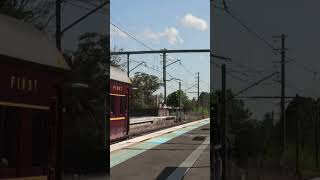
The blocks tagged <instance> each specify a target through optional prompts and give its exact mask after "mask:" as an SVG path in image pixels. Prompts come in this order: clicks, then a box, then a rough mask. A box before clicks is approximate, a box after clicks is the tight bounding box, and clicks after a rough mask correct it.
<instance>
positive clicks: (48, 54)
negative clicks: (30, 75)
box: [0, 14, 70, 70]
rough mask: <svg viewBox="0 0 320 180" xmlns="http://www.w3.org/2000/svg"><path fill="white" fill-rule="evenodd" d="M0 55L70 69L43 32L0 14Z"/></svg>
mask: <svg viewBox="0 0 320 180" xmlns="http://www.w3.org/2000/svg"><path fill="white" fill-rule="evenodd" d="M0 55H5V56H9V57H13V58H16V59H19V60H24V61H29V62H33V63H37V64H42V65H46V66H50V67H54V68H59V69H65V70H68V69H70V68H69V66H68V65H67V63H66V61H65V59H64V57H63V55H62V54H61V53H60V51H59V50H58V49H57V48H56V47H55V44H54V43H53V42H51V41H50V40H49V39H48V38H47V36H46V34H45V33H44V32H41V31H39V30H38V29H36V28H35V27H33V26H32V25H30V24H27V23H25V22H23V21H22V20H18V19H15V18H12V17H9V16H6V15H2V14H0Z"/></svg>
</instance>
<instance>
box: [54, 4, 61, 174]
mask: <svg viewBox="0 0 320 180" xmlns="http://www.w3.org/2000/svg"><path fill="white" fill-rule="evenodd" d="M61 3H62V2H61V0H56V48H57V49H58V50H59V51H60V52H61V34H62V33H61ZM56 111H57V113H56V119H57V136H56V137H57V142H56V145H57V147H56V152H55V154H56V162H55V164H54V172H53V173H54V177H55V180H62V179H63V177H62V176H63V147H62V143H63V142H62V138H63V120H62V88H61V87H60V86H59V87H57V105H56Z"/></svg>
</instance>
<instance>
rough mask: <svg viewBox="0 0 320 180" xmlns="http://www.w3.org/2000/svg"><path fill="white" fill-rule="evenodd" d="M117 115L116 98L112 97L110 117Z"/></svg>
mask: <svg viewBox="0 0 320 180" xmlns="http://www.w3.org/2000/svg"><path fill="white" fill-rule="evenodd" d="M115 114H116V96H110V115H115Z"/></svg>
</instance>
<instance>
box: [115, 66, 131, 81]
mask: <svg viewBox="0 0 320 180" xmlns="http://www.w3.org/2000/svg"><path fill="white" fill-rule="evenodd" d="M110 79H112V80H116V81H119V82H124V83H128V84H131V80H130V79H129V77H128V76H127V73H126V72H124V71H122V70H121V69H119V68H116V67H114V66H110Z"/></svg>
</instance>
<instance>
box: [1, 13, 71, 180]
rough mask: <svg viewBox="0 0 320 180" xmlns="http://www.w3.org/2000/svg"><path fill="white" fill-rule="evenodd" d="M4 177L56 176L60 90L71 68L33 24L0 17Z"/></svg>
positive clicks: (39, 179)
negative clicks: (65, 73)
mask: <svg viewBox="0 0 320 180" xmlns="http://www.w3.org/2000/svg"><path fill="white" fill-rule="evenodd" d="M0 40H1V41H0V83H1V84H0V90H1V91H0V92H1V93H0V180H1V179H6V180H8V179H9V180H53V179H54V178H55V174H56V172H57V171H56V167H57V166H56V157H57V156H56V153H57V148H56V147H57V140H58V139H57V111H56V108H57V99H58V98H57V93H58V92H59V91H58V90H57V89H58V88H57V87H58V86H60V85H61V83H62V81H63V75H64V72H65V71H66V70H68V69H69V68H68V66H67V64H66V63H65V60H64V58H63V56H62V54H61V53H60V52H59V51H58V50H57V49H56V48H55V46H54V44H52V43H51V42H50V41H49V40H48V39H47V38H46V36H45V34H43V33H42V32H40V31H38V30H37V29H35V28H34V27H32V26H31V25H29V24H26V23H23V22H22V21H19V20H17V19H14V18H11V17H8V16H4V15H0Z"/></svg>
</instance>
